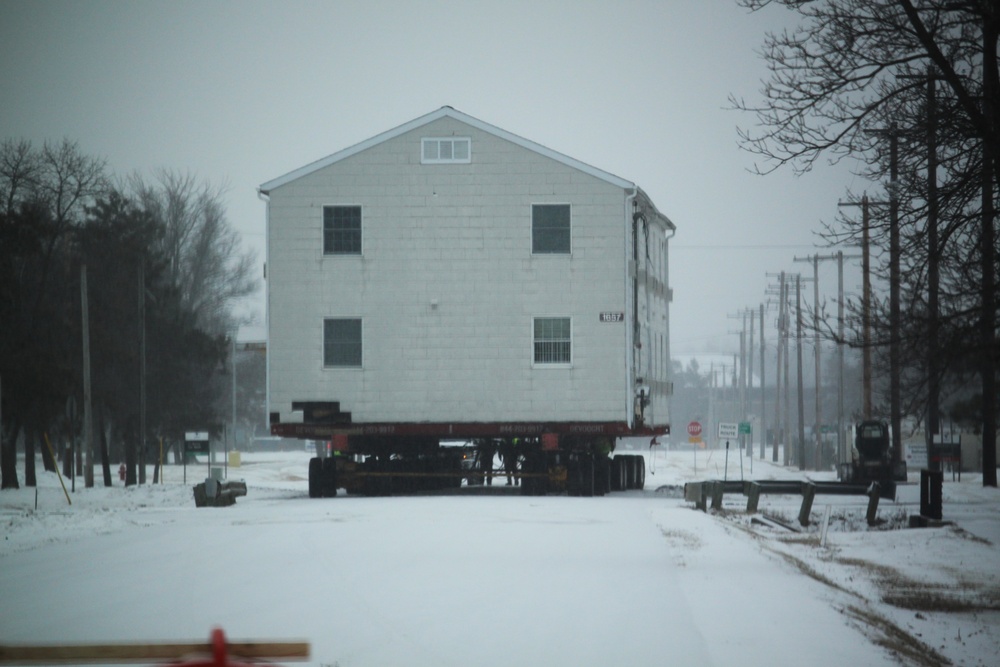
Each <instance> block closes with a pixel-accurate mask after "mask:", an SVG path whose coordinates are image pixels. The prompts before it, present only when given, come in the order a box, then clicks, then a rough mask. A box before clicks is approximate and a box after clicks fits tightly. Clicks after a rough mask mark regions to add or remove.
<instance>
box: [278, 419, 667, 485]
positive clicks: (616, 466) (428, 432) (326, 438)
mask: <svg viewBox="0 0 1000 667" xmlns="http://www.w3.org/2000/svg"><path fill="white" fill-rule="evenodd" d="M295 407H296V408H298V409H301V410H302V411H303V414H304V417H305V418H304V420H303V422H301V423H287V422H286V423H273V424H272V425H271V432H272V433H273V434H274V435H279V436H282V437H290V438H303V439H309V440H316V441H319V442H323V443H325V445H326V446H323V447H320V448H319V451H318V454H320V455H319V456H316V457H313V458H312V459H310V461H309V496H310V497H311V498H323V497H333V496H335V495H337V490H338V489H344V490H346V491H347V493H349V494H359V495H391V494H393V493H417V492H425V491H443V490H447V489H453V488H458V487H461V486H462V482H463V480H465V481H467V482H468V483H470V484H477V483H478V484H482V483H483V482H484V479H488V478H489V477H491V476H495V477H496V478H497V480H498V484H499V480H503V479H506V478H507V476H508V475H509V476H510V477H511V478H512V479H513V480H514V483H515V485H517V486H519V487H520V492H521V494H522V495H544V494H547V493H567V494H569V495H575V496H602V495H604V494H605V493H608V492H610V491H624V490H628V489H641V488H643V486H644V483H645V476H646V470H645V459H644V458H643V457H642V456H639V455H633V454H613V452H614V449H615V444H616V441H617V439H618V438H620V437H636V436H648V437H649V438H650V441H651V442H652V441H653V440H655V439H656V438H657V437H658V436H660V435H665V434H667V433H669V430H670V429H669V426H661V427H655V428H651V427H646V428H644V427H639V428H634V427H632V428H630V427H629V425H628V424H625V423H624V422H542V423H527V422H518V423H369V424H350V425H348V424H343V423H339V424H338V423H337V422H338V418H336V417H335V415H337V414H338V412H339V410H338V408H337V406H336V404H334V403H317V402H310V403H308V404H296V406H295ZM456 441H459V442H462V441H464V442H465V443H466V444H465V445H464V446H461V447H456V446H449V445H448V444H446V443H454V442H456ZM495 452H501V455H502V456H503V455H506V456H511V457H512V458H513V459H514V462H513V463H512V464H510V465H509V466H507V465H505V466H503V467H499V468H495V467H494V465H495V464H494V462H493V461H494V459H493V455H494V453H495ZM470 453H474V455H475V456H474V457H473V458H472V461H473V465H472V466H471V467H470V466H469V465H468V461H469V459H468V458H467V457H468V456H469V454H470ZM486 456H488V457H489V460H488V461H486V463H485V465H484V464H483V461H484V457H486Z"/></svg>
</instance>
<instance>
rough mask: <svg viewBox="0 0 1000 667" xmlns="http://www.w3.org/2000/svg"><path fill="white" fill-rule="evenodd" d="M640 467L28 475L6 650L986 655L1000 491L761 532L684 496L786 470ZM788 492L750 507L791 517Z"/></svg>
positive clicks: (259, 458)
mask: <svg viewBox="0 0 1000 667" xmlns="http://www.w3.org/2000/svg"><path fill="white" fill-rule="evenodd" d="M645 455H646V457H647V476H646V488H645V490H643V491H629V492H624V493H615V494H611V495H610V496H607V497H604V498H570V497H565V496H562V497H559V496H547V497H524V496H520V495H514V494H504V493H503V492H499V493H497V494H496V495H469V496H409V497H393V498H361V497H351V496H344V495H341V496H338V497H337V498H334V499H323V500H311V499H309V498H308V497H307V488H306V474H307V473H306V470H307V464H308V455H306V454H305V453H298V452H294V453H283V454H256V455H254V454H244V455H243V461H242V464H243V465H241V466H240V467H238V468H229V470H228V474H229V478H230V479H244V480H246V482H247V485H248V488H249V494H248V495H247V496H246V497H242V498H239V499H238V500H237V504H236V505H234V506H232V507H227V508H202V509H198V508H196V507H195V505H194V501H193V496H192V492H191V486H192V485H193V484H194V483H196V482H198V481H201V480H202V479H203V478H204V476H205V472H206V467H205V466H197V467H195V466H189V467H188V468H187V480H188V483H187V484H184V483H183V481H182V469H181V468H180V467H175V466H171V467H168V468H167V469H166V474H165V478H166V481H165V483H164V484H162V485H156V486H153V485H144V486H141V487H129V488H124V487H122V486H121V485H120V484H119V482H118V481H117V479H116V480H115V484H116V486H114V487H112V488H104V487H95V488H92V489H84V488H82V487H83V484H82V480H78V481H77V487H76V492H75V493H70V499H71V500H72V504H71V505H70V504H68V503H67V500H66V498H65V496H64V495H63V491H62V489H61V488H60V485H59V481H58V479H57V477H56V475H55V474H51V473H42V472H39V474H40V480H39V487H38V489H37V493H36V489H33V488H21V489H20V490H6V491H2V492H0V534H2V535H3V537H2V539H0V644H51V643H85V642H93V643H105V642H114V641H141V640H149V641H207V639H208V635H209V631H210V629H211V628H212V627H214V626H221V627H223V628H224V629H225V631H226V634H227V636H228V637H229V638H230V639H231V640H232V641H240V640H261V639H289V640H298V639H305V640H307V641H309V642H310V643H311V646H312V656H311V658H310V663H311V664H315V665H323V666H327V667H333V666H334V665H336V666H338V667H350V666H365V665H373V666H374V665H400V666H402V665H410V666H415V667H416V666H420V667H422V666H425V665H427V666H429V665H434V666H435V667H444V666H448V665H509V664H519V665H527V666H535V665H538V666H544V667H550V666H552V665H570V664H572V665H584V666H586V665H611V664H615V665H665V664H670V665H696V664H697V665H727V666H728V665H768V666H771V665H785V664H802V663H805V664H813V665H845V664H849V665H878V664H889V665H891V664H914V665H938V664H955V665H995V664H997V656H998V655H1000V546H998V545H1000V492H998V491H997V490H996V489H984V488H982V486H981V477H979V476H978V475H968V474H966V475H963V476H962V480H961V482H952V481H951V477H950V475H946V478H945V486H944V514H945V517H944V518H945V519H946V520H951V521H953V522H954V525H952V526H947V527H943V528H928V529H901V528H898V527H899V526H900V525H905V522H906V517H907V516H908V515H910V514H915V513H917V512H918V510H919V488H918V485H917V484H916V480H917V479H918V476H917V475H916V474H911V484H909V485H906V486H902V487H901V488H900V490H899V494H898V497H897V501H896V502H889V501H883V502H882V504H881V506H880V509H879V516H880V517H881V518H882V519H884V520H885V524H884V525H883V526H881V527H879V528H877V529H869V528H868V527H867V525H866V523H865V520H864V515H865V509H866V502H867V499H866V498H864V497H861V498H844V497H830V496H818V497H817V498H816V501H815V504H814V506H813V514H812V523H813V525H812V526H811V527H810V528H808V529H806V530H803V531H801V532H791V531H786V530H782V529H780V528H775V527H773V526H766V525H758V524H756V523H753V522H752V521H751V518H750V517H748V516H747V515H746V513H745V511H744V509H745V502H746V501H745V498H743V497H742V496H731V497H730V496H727V497H726V500H725V503H724V508H725V509H724V510H723V511H721V512H709V513H704V512H700V511H697V510H695V509H694V508H693V506H692V504H691V503H688V502H685V501H684V500H683V497H682V493H681V488H682V486H683V484H684V483H685V482H686V481H692V480H696V479H709V478H722V477H728V478H729V479H740V478H741V475H742V476H743V477H745V478H748V479H749V478H751V477H752V478H756V479H799V478H801V477H802V474H801V473H799V472H798V471H795V470H789V469H785V468H782V467H781V466H777V465H774V464H771V463H768V462H765V461H761V460H760V459H755V460H754V461H753V462H752V465H753V472H752V473H751V470H750V465H751V462H750V461H749V460H747V459H744V460H743V461H740V459H739V455H738V453H730V456H729V459H728V469H727V466H726V458H725V452H724V451H713V452H705V451H701V452H697V453H694V452H692V451H690V450H687V451H674V452H659V453H656V454H655V455H650V454H649V453H648V450H647V453H646V454H645ZM741 463H742V471H741V468H740V466H741ZM220 465H221V464H220ZM19 470H23V467H21V466H19ZM39 471H41V467H40V465H39ZM816 478H817V479H824V478H826V479H829V478H830V476H829V475H819V476H817V477H816ZM97 479H98V483H100V475H99V474H98V475H97ZM148 479H150V480H151V479H152V472H151V471H150V474H149V477H148ZM22 481H23V478H22ZM799 503H800V499H799V498H798V497H795V496H764V497H762V498H761V504H760V509H761V511H762V512H763V513H765V514H767V515H769V516H772V517H776V518H778V519H779V520H784V521H785V522H787V523H791V524H796V525H797V522H796V518H797V516H798V510H799ZM828 513H829V521H828V527H829V530H828V532H827V534H826V537H825V541H824V540H823V539H822V524H823V523H824V518H825V517H826V516H827V514H828ZM894 528H895V529H894Z"/></svg>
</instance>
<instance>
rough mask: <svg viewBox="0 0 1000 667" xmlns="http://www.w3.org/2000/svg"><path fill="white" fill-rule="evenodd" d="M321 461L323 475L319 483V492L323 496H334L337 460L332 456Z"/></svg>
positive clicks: (335, 493) (335, 491)
mask: <svg viewBox="0 0 1000 667" xmlns="http://www.w3.org/2000/svg"><path fill="white" fill-rule="evenodd" d="M321 460H322V461H323V476H322V482H321V483H320V493H321V494H322V496H323V497H324V498H334V497H336V495H337V460H336V459H334V458H332V457H331V458H326V459H321Z"/></svg>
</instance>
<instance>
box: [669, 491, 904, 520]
mask: <svg viewBox="0 0 1000 667" xmlns="http://www.w3.org/2000/svg"><path fill="white" fill-rule="evenodd" d="M726 493H730V494H733V493H740V494H742V495H744V496H746V497H747V513H748V514H754V513H756V512H757V507H758V505H759V503H760V497H761V495H767V494H773V495H789V496H790V495H801V496H802V506H801V507H800V509H799V524H801V525H802V526H808V525H809V515H810V513H811V512H812V505H813V500H814V499H815V498H816V496H817V495H835V496H868V512H867V514H866V518H867V520H868V525H869V526H873V525H875V523H876V515H877V513H878V501H879V498H889V499H895V497H896V485H895V484H893V483H888V484H885V485H882V484H879V483H878V482H872V483H871V484H867V485H866V484H844V483H842V482H815V481H812V480H806V481H795V480H792V481H780V480H762V481H743V482H735V481H734V482H728V481H720V480H706V481H702V482H689V483H687V484H685V485H684V499H685V500H687V501H689V502H693V503H694V504H695V507H697V508H698V509H700V510H702V511H703V512H707V511H708V504H709V501H710V500H711V506H712V509H713V510H721V509H722V498H723V496H724V495H725V494H726Z"/></svg>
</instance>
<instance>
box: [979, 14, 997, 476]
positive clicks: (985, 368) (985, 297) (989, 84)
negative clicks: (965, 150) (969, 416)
mask: <svg viewBox="0 0 1000 667" xmlns="http://www.w3.org/2000/svg"><path fill="white" fill-rule="evenodd" d="M995 15H996V12H995V11H994V17H995ZM991 21H992V27H990V23H991ZM996 34H997V33H996V21H995V19H990V18H984V19H983V31H982V35H983V54H984V57H983V59H984V61H985V60H986V57H985V54H988V53H990V50H989V46H990V39H991V38H992V39H993V43H994V44H995V43H996ZM996 83H997V82H996V81H995V79H994V78H993V77H992V76H984V77H983V120H984V122H985V124H986V133H985V136H984V137H983V166H982V169H983V171H982V195H981V196H982V206H981V208H982V222H981V231H980V238H979V243H980V251H979V254H980V262H981V265H982V267H983V268H982V274H983V277H982V290H981V291H982V299H981V300H982V304H983V305H982V307H983V310H982V315H981V316H980V328H979V332H980V333H979V335H980V344H981V345H982V349H983V350H989V349H991V348H992V349H996V348H995V346H996V330H997V306H998V305H1000V304H997V293H996V229H995V224H996V209H995V207H994V203H993V194H994V193H993V187H994V184H993V165H994V160H996V159H998V157H1000V156H997V155H995V154H994V152H993V141H992V138H993V137H995V136H996V135H995V133H996V131H997V129H998V128H996V127H995V126H994V121H995V114H996V112H997V110H996V109H994V108H993V98H994V96H995V95H996V93H997V91H996V90H995V89H994V86H995V85H996ZM997 362H998V359H997V357H996V354H993V355H983V358H982V359H981V360H980V362H979V364H977V365H978V366H979V374H980V377H981V382H982V387H983V400H982V405H983V442H984V443H995V442H996V439H997V413H996V410H992V409H990V407H991V406H995V405H996V404H997V378H996V371H997ZM983 486H992V487H996V486H997V448H996V446H995V445H992V444H987V445H986V446H984V447H983Z"/></svg>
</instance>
